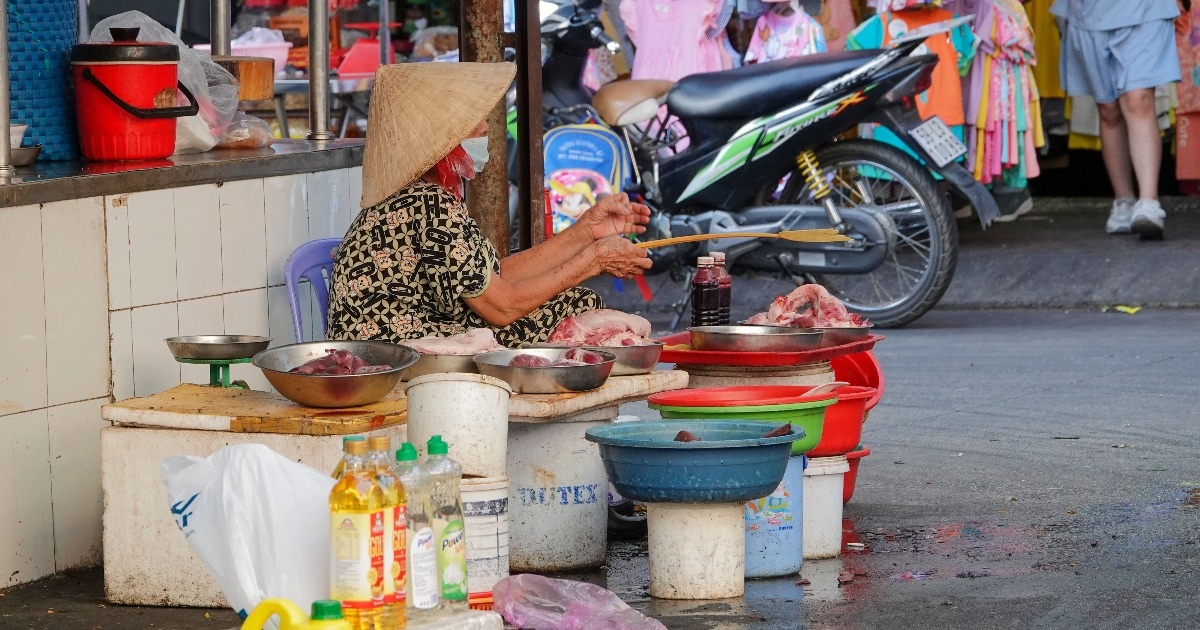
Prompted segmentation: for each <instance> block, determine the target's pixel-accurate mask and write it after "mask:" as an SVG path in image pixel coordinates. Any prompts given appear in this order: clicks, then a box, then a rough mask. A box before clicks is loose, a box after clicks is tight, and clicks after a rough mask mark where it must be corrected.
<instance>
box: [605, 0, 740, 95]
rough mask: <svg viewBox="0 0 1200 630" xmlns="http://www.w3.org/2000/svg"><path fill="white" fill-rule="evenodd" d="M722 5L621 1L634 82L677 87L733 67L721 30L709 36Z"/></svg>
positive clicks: (712, 1) (715, 1)
mask: <svg viewBox="0 0 1200 630" xmlns="http://www.w3.org/2000/svg"><path fill="white" fill-rule="evenodd" d="M724 5H725V2H724V0H621V5H620V12H621V20H622V21H624V22H625V32H626V33H628V35H629V39H630V40H632V41H633V43H634V45H635V46H636V47H637V52H636V54H635V56H634V60H633V70H632V75H633V78H634V79H665V80H668V81H678V80H679V79H682V78H683V77H685V76H687V75H689V74H697V73H700V72H716V71H719V70H727V69H729V68H731V67H733V63H732V60H731V59H730V58H729V54H728V53H727V52H726V48H725V44H724V40H725V32H724V30H719V32H717V33H715V34H716V37H715V38H714V37H709V36H708V33H709V32H710V31H711V30H712V29H714V27H717V21H718V18H719V17H720V14H721V10H722V8H723V7H724Z"/></svg>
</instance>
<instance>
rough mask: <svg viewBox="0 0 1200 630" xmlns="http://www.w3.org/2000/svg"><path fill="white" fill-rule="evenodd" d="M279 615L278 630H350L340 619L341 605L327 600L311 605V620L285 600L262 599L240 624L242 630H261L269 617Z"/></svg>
mask: <svg viewBox="0 0 1200 630" xmlns="http://www.w3.org/2000/svg"><path fill="white" fill-rule="evenodd" d="M274 615H279V630H351V626H350V622H349V621H346V620H345V618H343V617H342V605H341V604H339V603H337V602H335V601H333V600H329V599H318V600H317V601H315V602H313V603H312V618H309V617H306V616H305V615H304V611H302V610H300V607H299V606H297V605H295V604H293V603H292V602H291V600H287V599H264V600H262V601H261V602H259V604H258V605H257V606H255V607H254V610H253V611H252V612H251V613H250V616H249V617H246V621H244V622H242V630H263V628H266V627H267V621H270V619H271V617H272V616H274Z"/></svg>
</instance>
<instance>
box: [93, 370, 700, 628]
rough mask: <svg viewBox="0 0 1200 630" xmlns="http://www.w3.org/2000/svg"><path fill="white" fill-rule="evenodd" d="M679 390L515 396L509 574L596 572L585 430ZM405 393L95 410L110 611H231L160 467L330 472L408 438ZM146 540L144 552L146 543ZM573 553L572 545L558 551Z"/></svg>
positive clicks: (666, 386) (241, 398)
mask: <svg viewBox="0 0 1200 630" xmlns="http://www.w3.org/2000/svg"><path fill="white" fill-rule="evenodd" d="M685 387H687V374H686V373H684V372H680V371H655V372H651V373H649V374H643V375H637V376H622V377H614V378H611V379H609V380H608V382H607V383H606V384H605V385H604V386H603V387H601V388H599V389H596V390H592V391H589V392H582V393H571V394H549V395H535V394H517V395H514V396H513V397H512V399H511V400H510V402H509V422H510V429H509V438H508V453H509V454H508V476H509V478H510V479H511V483H510V484H509V506H510V510H509V512H510V526H509V527H510V542H509V554H510V564H511V566H512V568H513V569H514V570H526V571H549V570H553V569H557V568H568V566H573V567H584V566H596V565H599V564H601V563H603V562H604V554H605V547H606V536H607V533H606V529H605V526H606V523H607V501H606V500H605V496H606V492H607V483H608V481H607V477H606V475H605V472H604V467H603V463H602V462H601V460H600V457H599V453H598V450H597V448H596V446H595V445H594V444H590V443H588V442H587V441H586V440H585V439H584V432H585V431H586V430H587V429H588V428H590V427H593V426H597V425H600V424H605V423H607V422H609V421H610V420H611V419H613V418H615V417H616V416H617V409H618V407H619V406H620V405H621V404H623V403H625V402H631V401H635V400H642V399H645V398H647V397H649V396H650V395H652V394H655V393H659V392H664V391H671V390H677V389H683V388H685ZM403 391H404V388H403V386H401V387H398V388H397V389H396V390H395V391H393V392H392V393H391V394H389V395H388V396H387V397H385V398H384V399H383V400H380V401H379V402H376V403H373V404H370V405H365V406H362V407H356V408H352V409H317V408H308V407H302V406H299V405H296V404H294V403H292V402H290V401H288V400H287V399H285V398H283V397H281V396H279V395H278V394H275V393H271V392H265V391H251V390H243V389H237V388H222V387H207V386H201V385H189V384H184V385H179V386H177V387H173V388H171V389H169V390H167V391H164V392H162V393H159V394H154V395H151V396H145V397H140V398H132V399H128V400H123V401H120V402H115V403H112V404H109V405H106V406H104V407H103V410H102V414H101V415H102V417H103V419H104V420H106V421H108V422H111V423H112V425H113V426H111V427H108V428H105V429H103V430H102V431H101V468H102V471H101V479H102V485H103V491H104V497H105V501H104V545H103V549H104V584H105V596H106V597H107V599H108V600H109V601H110V602H113V603H119V604H134V605H156V606H162V605H165V606H205V607H223V606H226V605H227V602H226V601H225V598H224V596H223V595H222V594H221V591H220V589H219V588H218V587H217V585H216V583H215V582H214V581H213V579H212V578H211V577H210V576H209V574H208V571H207V570H206V569H205V567H204V565H203V563H201V561H200V559H199V558H198V557H197V556H196V555H195V553H194V552H193V551H192V549H191V547H190V546H189V544H188V542H187V540H186V539H185V538H184V537H183V535H182V534H181V533H180V532H179V527H178V526H177V525H176V522H175V519H174V518H173V515H172V507H171V506H169V505H168V501H167V499H166V490H165V488H164V486H163V484H162V473H161V471H160V469H159V467H160V463H161V462H162V460H163V459H164V458H166V457H171V456H176V455H193V456H198V457H206V456H208V455H211V454H212V453H215V452H216V451H218V450H220V449H222V448H224V447H226V446H229V445H233V444H245V443H252V442H256V443H261V444H265V445H267V446H269V447H270V448H272V449H274V450H275V451H277V452H279V453H281V454H283V455H285V456H287V457H289V458H292V459H295V460H296V461H298V462H301V463H303V464H306V465H308V466H311V467H313V468H316V469H318V470H333V469H334V467H335V466H336V465H337V462H338V461H339V459H340V456H341V451H342V437H343V436H345V435H350V434H365V435H367V436H375V435H383V436H388V437H390V438H391V440H392V442H393V443H394V444H398V443H400V442H403V441H405V439H406V438H407V434H408V431H407V421H408V401H407V399H406V397H405V395H404V393H403ZM147 540H153V541H156V543H155V544H154V545H146V544H145V541H147ZM567 541H569V544H568V542H567Z"/></svg>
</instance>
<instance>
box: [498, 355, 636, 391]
mask: <svg viewBox="0 0 1200 630" xmlns="http://www.w3.org/2000/svg"><path fill="white" fill-rule="evenodd" d="M564 352H566V350H556V349H552V348H545V349H533V350H496V351H495V352H485V353H483V354H477V355H475V365H477V366H478V367H479V372H480V373H481V374H483V375H485V376H493V377H495V378H498V379H500V380H502V381H504V382H505V383H508V385H509V386H510V387H512V390H513V393H514V394H563V393H570V392H586V391H591V390H593V389H599V388H600V387H602V386H603V385H604V383H605V382H607V381H608V377H609V375H611V374H612V369H613V365H614V364H615V363H616V360H617V358H616V357H615V356H613V354H612V353H611V352H607V351H603V350H601V351H599V352H598V354H600V355H602V356H604V358H605V361H604V363H596V364H593V365H576V366H569V367H512V366H510V365H509V364H508V362H509V361H512V359H513V357H515V356H517V355H518V354H536V355H538V356H541V357H545V358H547V359H550V360H551V361H555V360H558V358H559V357H561V356H562V355H563V353H564Z"/></svg>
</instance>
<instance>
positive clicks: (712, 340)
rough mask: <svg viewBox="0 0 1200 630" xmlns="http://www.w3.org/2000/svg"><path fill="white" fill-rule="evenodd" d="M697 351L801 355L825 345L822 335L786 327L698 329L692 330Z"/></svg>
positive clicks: (708, 327)
mask: <svg viewBox="0 0 1200 630" xmlns="http://www.w3.org/2000/svg"><path fill="white" fill-rule="evenodd" d="M688 330H690V331H691V333H692V349H693V350H714V351H718V352H800V351H803V350H811V349H813V348H816V347H818V346H820V345H821V338H822V337H823V336H824V335H823V334H822V333H819V332H814V331H810V330H806V329H803V328H788V327H784V326H697V327H695V328H689V329H688Z"/></svg>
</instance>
